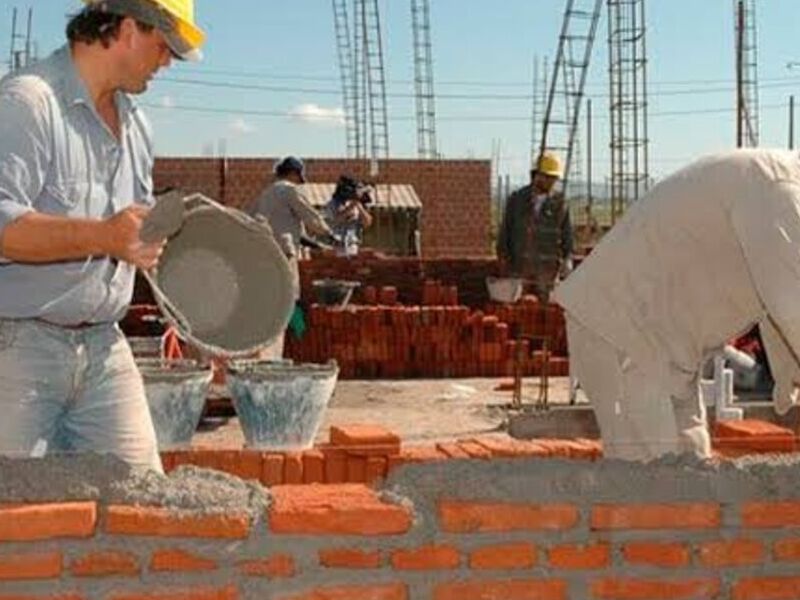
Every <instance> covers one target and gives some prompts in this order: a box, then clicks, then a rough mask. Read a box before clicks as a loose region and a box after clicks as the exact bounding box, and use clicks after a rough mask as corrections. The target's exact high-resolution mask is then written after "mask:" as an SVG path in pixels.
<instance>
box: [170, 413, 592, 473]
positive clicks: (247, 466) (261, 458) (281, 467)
mask: <svg viewBox="0 0 800 600" xmlns="http://www.w3.org/2000/svg"><path fill="white" fill-rule="evenodd" d="M602 453H603V450H602V445H601V444H600V442H599V441H598V440H589V439H541V438H540V439H535V440H517V439H513V438H510V437H507V436H502V435H500V436H494V435H485V436H476V437H465V438H463V439H459V440H454V441H450V442H437V443H431V444H423V445H403V444H402V441H401V439H400V437H399V436H398V435H397V434H396V433H394V432H392V431H390V430H388V429H386V428H385V427H381V426H379V425H371V424H349V425H339V426H333V427H331V428H330V433H329V441H328V442H327V443H323V444H318V445H316V446H314V447H313V448H310V449H308V450H297V451H284V452H278V451H267V450H242V449H239V450H221V449H219V448H209V449H204V448H191V449H186V450H168V451H164V452H162V453H161V460H162V462H163V464H164V470H165V471H167V472H170V471H172V470H174V469H176V468H177V467H179V466H181V465H193V466H196V467H203V468H207V469H216V470H218V471H223V472H225V473H229V474H231V475H235V476H237V477H241V478H242V479H252V480H257V481H259V482H261V483H262V484H263V485H265V486H273V485H295V484H312V483H313V484H319V483H323V484H340V483H364V484H369V485H374V484H376V483H378V482H379V481H381V480H382V479H385V478H386V476H387V475H388V474H389V472H390V471H392V470H393V469H396V468H397V467H400V466H402V465H406V464H419V463H429V462H441V461H447V460H455V459H480V460H492V459H504V458H517V459H522V458H569V459H576V460H589V461H592V460H597V459H599V458H600V457H601V456H602Z"/></svg>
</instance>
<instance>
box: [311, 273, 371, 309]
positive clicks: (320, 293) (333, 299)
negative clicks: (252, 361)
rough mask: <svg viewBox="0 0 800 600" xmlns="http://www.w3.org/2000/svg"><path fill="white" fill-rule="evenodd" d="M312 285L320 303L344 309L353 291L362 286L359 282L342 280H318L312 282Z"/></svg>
mask: <svg viewBox="0 0 800 600" xmlns="http://www.w3.org/2000/svg"><path fill="white" fill-rule="evenodd" d="M312 285H313V286H314V292H315V294H316V297H317V302H318V303H320V304H323V305H325V306H338V307H339V308H344V307H345V306H347V303H348V302H350V298H351V297H352V295H353V291H354V290H355V289H356V288H357V287H358V286H359V285H361V284H360V283H358V282H357V281H345V280H342V279H317V280H315V281H313V282H312Z"/></svg>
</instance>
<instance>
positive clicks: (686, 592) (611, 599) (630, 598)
mask: <svg viewBox="0 0 800 600" xmlns="http://www.w3.org/2000/svg"><path fill="white" fill-rule="evenodd" d="M719 592H720V583H719V581H718V580H717V579H711V578H687V579H682V580H664V579H622V578H620V579H611V578H608V579H601V580H598V581H595V582H594V583H593V584H592V594H593V596H594V597H595V598H601V599H603V600H673V599H676V600H677V599H681V600H682V599H686V600H690V599H691V600H696V599H698V600H699V599H704V598H718V597H719Z"/></svg>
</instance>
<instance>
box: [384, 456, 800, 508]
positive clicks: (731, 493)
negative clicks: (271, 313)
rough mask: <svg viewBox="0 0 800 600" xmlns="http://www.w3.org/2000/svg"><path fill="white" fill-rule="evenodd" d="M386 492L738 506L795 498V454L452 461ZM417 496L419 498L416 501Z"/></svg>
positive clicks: (406, 472)
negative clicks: (706, 458)
mask: <svg viewBox="0 0 800 600" xmlns="http://www.w3.org/2000/svg"><path fill="white" fill-rule="evenodd" d="M385 487H386V489H387V490H390V491H392V492H394V493H396V494H398V495H400V496H407V497H409V498H411V499H412V500H413V501H414V503H415V505H417V504H418V501H420V500H422V503H423V504H425V502H426V501H430V499H431V498H440V497H451V498H458V499H470V500H475V501H488V502H493V501H507V500H508V499H509V498H513V499H514V501H515V502H525V501H530V502H564V501H568V502H578V503H580V502H590V503H594V502H689V501H701V500H703V501H709V500H712V501H713V500H717V501H719V502H723V503H724V502H731V503H733V502H738V501H741V500H744V499H765V500H769V499H778V498H783V499H785V498H797V497H800V454H788V455H780V454H776V455H769V456H763V455H762V456H753V457H747V458H743V459H738V460H735V461H728V460H723V461H701V460H699V459H697V458H696V457H694V456H675V455H671V456H666V457H663V458H660V459H658V460H655V461H652V462H649V463H638V462H627V461H619V460H600V461H597V462H588V461H580V460H555V459H551V460H543V459H508V460H492V461H491V462H487V461H479V460H477V461H476V460H451V461H447V462H446V463H435V464H428V465H422V466H405V467H402V468H400V469H397V470H395V471H393V472H392V473H391V474H390V477H389V479H388V480H387V482H386V486H385ZM421 496H422V497H421Z"/></svg>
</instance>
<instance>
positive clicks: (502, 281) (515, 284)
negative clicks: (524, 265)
mask: <svg viewBox="0 0 800 600" xmlns="http://www.w3.org/2000/svg"><path fill="white" fill-rule="evenodd" d="M486 289H487V290H488V291H489V297H490V298H491V299H492V300H494V301H495V302H501V303H503V304H513V303H514V302H516V301H517V300H519V299H520V298H521V297H522V291H523V280H522V279H518V278H516V277H487V278H486Z"/></svg>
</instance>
